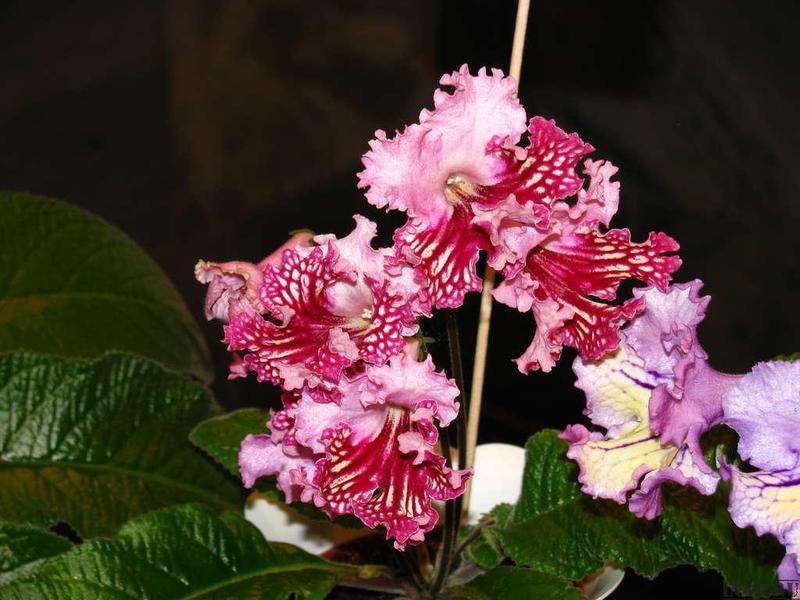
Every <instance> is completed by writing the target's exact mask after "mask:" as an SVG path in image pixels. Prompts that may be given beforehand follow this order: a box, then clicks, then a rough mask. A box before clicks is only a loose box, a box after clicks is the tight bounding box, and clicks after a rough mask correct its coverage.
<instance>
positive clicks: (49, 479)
mask: <svg viewBox="0 0 800 600" xmlns="http://www.w3.org/2000/svg"><path fill="white" fill-rule="evenodd" d="M216 411H217V409H216V408H215V405H214V404H213V401H212V398H211V395H210V393H209V392H208V390H207V389H206V388H205V387H203V386H202V385H200V384H199V383H196V382H194V381H191V380H189V379H186V378H184V377H181V376H179V375H177V374H175V373H172V372H169V371H166V370H164V369H163V368H162V367H160V366H159V365H157V364H156V363H154V362H153V361H150V360H147V359H145V358H141V357H137V356H130V355H124V354H110V355H107V356H104V357H102V358H99V359H97V360H65V359H59V358H54V357H46V356H40V355H36V354H29V353H18V354H16V353H15V354H10V355H5V356H0V514H2V515H3V518H4V519H6V520H14V521H30V522H32V523H36V524H41V525H44V526H49V525H52V524H53V523H56V522H58V521H66V522H68V523H70V524H71V525H72V526H73V527H75V529H76V530H78V531H79V532H80V533H81V534H82V535H84V536H93V535H98V534H107V533H110V532H113V531H115V530H116V528H117V527H118V526H119V525H120V524H121V523H123V522H124V521H126V520H127V519H129V518H130V517H132V516H134V515H136V514H139V513H141V512H145V511H148V510H152V509H154V508H159V507H162V506H167V505H170V504H178V503H184V502H189V501H198V500H201V501H204V502H207V503H210V504H211V505H213V506H216V507H218V508H226V509H234V510H235V509H239V508H240V506H241V503H240V496H241V494H240V490H239V488H238V486H237V485H236V484H235V483H234V481H233V480H231V479H230V478H229V477H228V476H227V475H225V474H224V473H223V472H221V471H220V470H219V469H216V468H215V467H214V465H212V464H210V463H209V462H208V461H207V460H204V459H203V457H202V456H201V455H200V454H199V453H198V452H197V451H196V450H195V449H194V448H192V446H191V445H190V444H189V442H188V440H187V436H188V433H189V430H190V429H191V427H192V425H193V424H194V423H196V422H198V421H200V420H202V419H205V418H207V417H209V416H211V415H213V414H214V413H215V412H216Z"/></svg>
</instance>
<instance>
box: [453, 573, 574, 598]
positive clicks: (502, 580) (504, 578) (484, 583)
mask: <svg viewBox="0 0 800 600" xmlns="http://www.w3.org/2000/svg"><path fill="white" fill-rule="evenodd" d="M447 594H448V597H449V598H453V599H454V600H456V599H458V600H496V599H498V598H502V600H531V599H532V598H541V599H545V598H546V599H547V600H583V594H581V592H580V590H579V589H578V588H576V587H575V586H574V585H572V583H571V582H569V581H566V580H564V579H560V578H558V577H555V576H553V575H547V574H545V573H537V572H536V571H531V570H530V569H524V568H519V567H497V568H496V569H492V570H491V571H487V572H486V573H484V574H483V575H480V576H479V577H476V578H475V579H473V580H472V581H470V582H469V583H468V584H466V585H463V586H459V587H457V588H452V589H450V590H447Z"/></svg>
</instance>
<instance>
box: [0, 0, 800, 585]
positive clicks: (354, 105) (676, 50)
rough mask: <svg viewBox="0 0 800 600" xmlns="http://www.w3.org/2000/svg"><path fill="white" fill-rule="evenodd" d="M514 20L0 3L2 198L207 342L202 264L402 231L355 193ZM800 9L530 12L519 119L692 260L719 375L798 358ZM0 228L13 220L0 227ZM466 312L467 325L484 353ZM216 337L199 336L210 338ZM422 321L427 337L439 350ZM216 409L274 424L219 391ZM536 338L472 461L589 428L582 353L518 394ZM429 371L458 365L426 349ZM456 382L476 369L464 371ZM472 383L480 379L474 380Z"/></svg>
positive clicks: (329, 4) (266, 0)
mask: <svg viewBox="0 0 800 600" xmlns="http://www.w3.org/2000/svg"><path fill="white" fill-rule="evenodd" d="M515 9H516V4H515V2H514V1H513V0H485V1H477V0H460V1H455V0H451V1H442V0H440V1H429V0H409V1H405V2H388V1H375V2H369V1H365V0H335V1H326V2H321V1H318V2H306V3H299V2H280V1H277V0H272V1H270V0H263V1H256V0H250V1H243V0H242V1H239V0H229V1H227V2H214V1H208V0H172V1H168V2H163V1H150V0H116V1H115V2H100V1H94V0H91V1H90V0H77V1H73V2H68V3H67V2H43V1H39V2H23V1H13V0H4V1H3V2H2V3H0V81H2V82H3V85H2V90H3V91H2V93H0V148H2V152H0V187H2V188H5V189H17V190H26V191H31V192H35V193H38V194H45V195H50V196H55V197H59V198H62V199H65V200H68V201H70V202H72V203H75V204H77V205H80V206H82V207H84V208H86V209H89V210H91V211H93V212H95V213H97V214H99V215H101V216H103V217H105V218H106V219H107V220H109V221H111V222H112V223H114V224H116V225H118V226H119V227H120V228H121V229H123V230H124V231H126V232H127V233H129V234H130V235H131V236H132V237H133V238H134V239H135V240H136V241H138V242H139V243H140V244H142V245H143V246H144V247H145V248H146V249H147V250H148V251H149V252H150V253H151V254H152V255H153V256H154V257H155V259H156V260H157V261H158V262H159V263H160V264H161V265H162V266H163V268H164V269H165V270H166V272H167V273H168V275H169V276H170V277H171V278H172V279H173V281H174V282H175V283H176V285H177V287H178V288H179V290H180V291H181V293H182V294H183V296H184V297H185V299H186V301H187V303H188V305H189V307H190V308H191V309H192V310H193V312H194V314H195V315H196V316H197V318H198V320H201V321H203V319H202V298H203V293H204V290H203V288H202V287H201V286H200V285H199V284H197V283H195V282H194V280H193V274H192V270H193V266H194V263H195V262H196V260H197V259H198V258H200V257H202V258H206V259H210V260H230V259H243V260H252V261H257V260H259V259H260V258H262V257H263V256H264V255H266V254H268V253H269V252H271V251H272V250H273V249H274V248H275V247H277V246H278V245H279V244H280V243H281V242H282V241H283V240H284V239H285V238H286V237H287V234H288V232H289V231H290V230H293V229H296V228H301V227H307V228H311V229H313V230H315V231H317V232H329V231H330V232H334V233H336V234H338V235H343V234H346V233H347V232H349V230H350V229H351V227H352V221H351V215H352V214H353V213H355V212H358V213H361V214H364V215H367V216H369V217H370V218H372V219H374V220H377V221H378V223H379V225H381V227H382V229H383V231H384V241H388V239H389V233H390V232H391V229H392V228H393V227H395V226H397V225H398V224H399V223H400V222H401V219H400V218H399V217H398V215H396V214H392V215H386V214H383V213H380V212H378V211H377V210H376V209H374V208H372V207H371V206H369V205H368V204H367V203H366V201H365V200H364V198H363V196H362V194H361V193H359V191H358V190H357V189H356V186H355V184H356V177H355V174H356V172H357V171H359V170H360V157H361V155H362V154H363V153H364V152H365V151H366V150H367V141H368V140H369V139H370V138H371V136H372V133H373V131H374V130H375V129H377V128H383V129H386V130H388V131H392V130H394V129H396V128H402V126H403V125H404V124H405V123H408V122H412V121H415V120H416V118H417V115H418V113H419V110H420V109H421V108H422V107H426V106H428V107H429V106H431V105H432V100H431V96H432V93H433V90H434V88H435V87H436V85H437V81H438V78H439V76H440V75H441V74H442V73H443V72H445V71H449V70H453V69H456V68H458V67H459V66H460V65H461V64H462V63H465V62H466V63H468V64H469V65H470V66H472V67H474V68H477V67H479V66H482V65H487V66H496V67H501V68H503V69H504V70H505V69H507V63H508V57H509V55H510V49H511V38H512V32H513V25H514V14H515ZM798 26H800V3H798V2H796V1H794V0H783V1H779V0H774V1H772V0H771V1H766V2H753V1H748V0H725V1H722V0H703V1H702V2H682V1H680V0H660V1H653V0H651V1H649V2H641V1H640V0H637V1H630V2H625V1H609V2H603V3H600V2H596V1H593V0H574V1H572V2H569V3H566V2H563V1H560V0H534V2H533V5H532V9H531V15H530V25H529V28H528V39H527V45H526V54H525V61H524V63H523V69H522V81H521V85H520V98H521V100H522V102H523V103H524V104H525V106H526V108H527V110H528V113H529V115H531V116H532V115H534V114H540V115H543V116H546V117H549V118H555V119H556V121H557V122H558V123H559V125H560V126H561V127H562V128H564V129H566V130H567V131H578V132H579V133H580V134H581V136H582V137H583V139H584V140H586V141H588V142H591V143H592V144H593V145H594V146H595V147H596V148H597V149H598V150H597V152H596V153H595V155H594V157H595V158H607V159H610V160H611V161H612V162H614V163H615V164H617V165H618V166H619V167H620V173H619V177H618V179H619V180H620V181H621V183H622V202H621V209H620V211H619V214H618V215H617V217H616V219H615V221H614V223H612V224H616V226H617V227H629V228H630V229H631V230H632V231H633V234H634V238H635V239H637V240H643V239H645V238H646V236H647V233H648V232H649V231H651V230H661V231H666V232H668V233H669V234H670V235H672V236H674V237H675V238H677V239H678V241H679V242H680V243H681V245H682V250H681V256H682V257H683V259H684V266H683V267H682V269H681V270H680V271H679V273H678V274H677V279H678V280H679V281H680V280H688V279H692V278H695V277H701V278H702V279H703V280H704V281H705V283H706V286H705V293H707V294H710V295H711V296H712V298H713V301H712V304H711V306H710V311H709V315H708V317H707V319H706V321H705V322H704V324H703V326H702V327H701V330H700V334H701V340H702V342H703V344H704V346H705V348H706V349H707V350H708V352H709V354H710V356H711V363H712V364H713V365H714V366H715V367H716V368H718V369H720V370H723V371H730V372H744V371H747V370H749V369H750V367H751V366H752V364H753V363H754V362H756V361H758V360H763V359H767V358H770V357H772V356H774V355H775V354H778V353H785V352H791V351H795V350H800V338H799V337H798V329H799V327H798V325H799V324H800V318H798V313H797V307H798V305H800V285H798V284H799V283H800V270H799V269H798V267H797V261H796V257H797V235H796V232H797V231H798V227H799V226H800V202H798V198H799V197H800V169H798V168H797V166H796V165H797V164H798V161H800V126H798V124H797V123H798V117H800V114H799V113H800V108H799V106H800V104H799V103H798V100H797V99H798V97H800V83H798V81H799V80H798V66H800V59H798V53H797V52H796V35H797V33H796V32H797V31H798ZM0 218H2V217H1V216H0ZM477 306H478V298H477V297H474V298H471V300H469V301H468V302H467V304H466V306H465V308H464V310H462V311H461V315H462V316H461V317H460V318H461V321H460V325H461V330H462V344H463V346H464V348H465V349H467V350H469V349H470V348H471V345H472V342H473V340H474V331H475V323H476V319H475V317H476V314H477ZM203 323H204V324H205V322H204V321H203ZM442 330H443V327H442V325H441V324H440V323H438V322H437V321H436V320H434V322H433V323H432V326H431V333H432V334H433V335H434V336H437V335H441V333H442ZM205 331H206V333H207V338H208V341H209V345H210V346H211V349H212V354H213V356H214V360H215V364H216V368H217V380H216V383H215V385H214V390H215V392H216V394H217V397H218V398H219V399H220V401H221V402H222V403H223V404H224V405H225V406H226V407H227V408H229V409H230V408H236V407H241V406H263V405H264V404H265V403H275V402H277V394H276V392H275V390H273V389H271V388H270V387H268V386H267V385H266V384H264V385H258V384H256V383H255V382H254V381H253V380H247V381H242V380H237V381H235V382H228V381H227V380H226V379H225V373H226V370H227V365H228V361H229V358H228V354H227V352H226V351H225V349H224V347H223V346H222V345H221V344H220V343H219V341H218V340H219V339H220V338H221V336H222V332H221V328H220V327H219V325H218V324H214V323H211V324H205ZM532 331H533V325H532V320H531V318H530V316H528V315H522V314H519V313H516V312H513V311H511V310H510V309H508V308H506V307H503V306H499V305H498V306H496V307H495V315H494V321H493V328H492V338H491V350H490V355H489V365H488V370H487V383H486V393H485V401H484V413H483V420H482V429H481V441H484V442H489V441H509V442H512V443H518V444H522V443H524V441H525V440H526V439H527V437H528V436H529V435H530V434H531V433H533V432H534V431H536V430H537V429H540V428H542V427H558V428H562V427H563V426H565V425H566V424H567V423H572V422H580V421H581V419H582V417H581V409H582V407H583V398H582V397H581V395H580V394H579V392H578V391H577V390H576V389H575V388H574V387H573V385H572V382H573V377H572V374H571V371H570V367H569V365H570V362H571V359H572V356H573V355H572V354H570V353H569V352H567V353H565V354H566V355H565V357H564V359H563V360H562V361H561V363H560V365H559V367H558V368H557V369H556V370H555V371H554V372H553V373H551V374H549V375H542V374H540V373H538V374H532V375H531V376H529V377H527V378H525V377H523V376H522V375H521V374H519V373H518V372H517V371H516V368H515V366H514V365H513V363H512V362H511V358H512V357H515V356H517V355H519V354H520V353H521V352H522V350H523V349H524V348H525V346H526V345H527V343H528V342H529V340H530V337H531V335H532ZM433 351H434V354H435V355H436V356H442V358H441V359H440V360H439V362H440V364H442V365H445V364H446V361H445V359H444V356H446V349H445V348H444V347H443V344H439V345H438V346H437V345H434V348H433ZM467 370H468V371H469V366H468V367H467ZM468 375H469V373H468ZM679 590H680V591H682V592H684V593H685V592H687V591H691V592H693V593H696V594H698V596H697V597H702V598H720V597H722V595H723V589H722V583H721V581H720V580H719V578H718V577H717V576H715V575H713V574H699V573H696V572H694V571H692V570H690V569H676V570H673V571H670V572H668V573H666V574H664V575H662V576H661V577H659V578H657V579H656V580H655V581H653V582H650V581H647V580H644V579H642V578H639V577H637V576H635V575H631V574H629V575H628V577H626V579H625V582H624V583H623V586H622V588H621V590H620V592H618V593H617V595H615V596H614V597H615V598H642V597H647V598H673V597H674V595H675V593H676V591H679Z"/></svg>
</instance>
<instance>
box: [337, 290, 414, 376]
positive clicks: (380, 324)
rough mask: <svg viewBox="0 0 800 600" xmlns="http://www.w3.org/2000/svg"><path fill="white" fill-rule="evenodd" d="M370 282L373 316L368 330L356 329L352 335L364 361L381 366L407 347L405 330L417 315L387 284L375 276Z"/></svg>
mask: <svg viewBox="0 0 800 600" xmlns="http://www.w3.org/2000/svg"><path fill="white" fill-rule="evenodd" d="M367 283H368V285H369V288H370V290H371V291H372V308H371V309H370V312H371V315H370V317H371V318H370V320H369V324H368V325H367V327H366V329H365V330H363V331H361V332H354V333H353V334H352V338H353V340H354V341H355V342H356V344H357V345H358V349H359V356H360V357H361V358H362V359H363V360H365V361H367V362H368V363H372V364H375V365H382V364H383V363H385V362H386V361H387V360H388V359H389V358H390V357H392V356H395V355H397V354H399V353H400V352H402V350H403V347H404V346H405V340H404V339H403V331H404V330H405V329H406V328H408V327H410V326H411V325H413V323H414V321H415V320H416V318H415V316H414V313H413V312H412V310H411V305H410V304H409V303H408V302H407V301H405V300H404V299H403V298H402V297H401V296H399V295H395V294H390V293H389V291H388V283H383V284H380V283H378V282H377V281H375V280H372V279H368V280H367Z"/></svg>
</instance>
